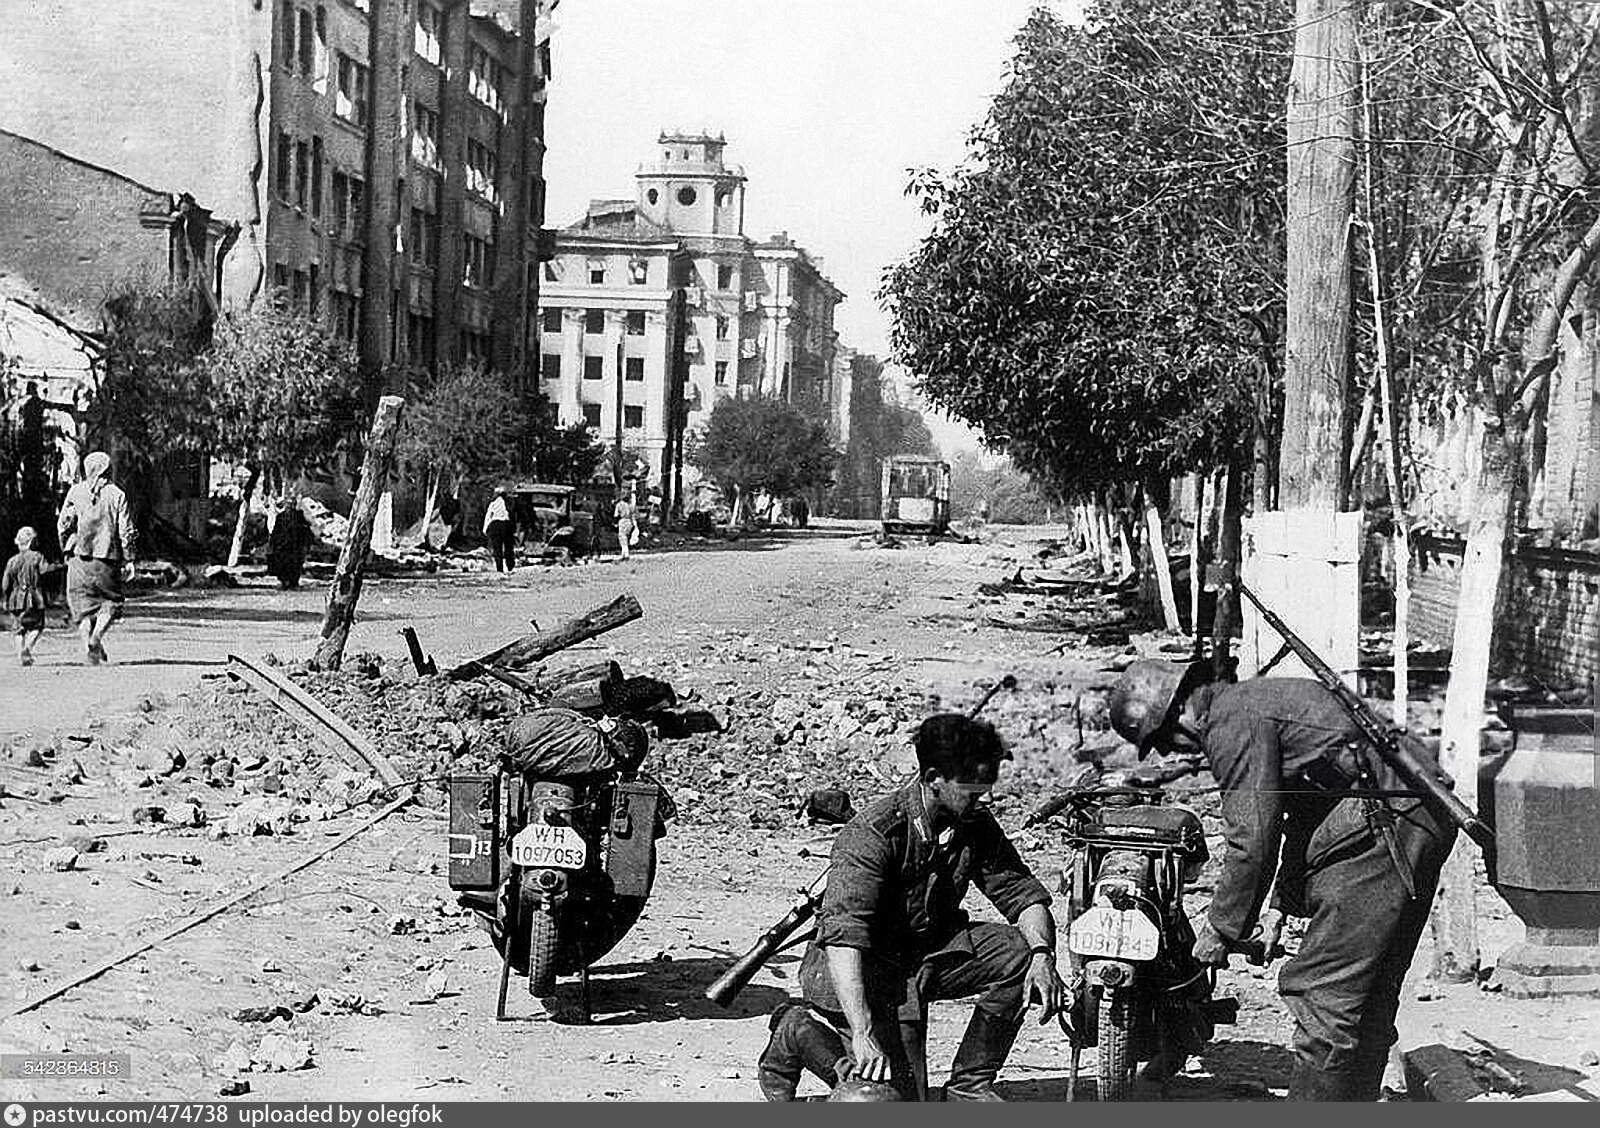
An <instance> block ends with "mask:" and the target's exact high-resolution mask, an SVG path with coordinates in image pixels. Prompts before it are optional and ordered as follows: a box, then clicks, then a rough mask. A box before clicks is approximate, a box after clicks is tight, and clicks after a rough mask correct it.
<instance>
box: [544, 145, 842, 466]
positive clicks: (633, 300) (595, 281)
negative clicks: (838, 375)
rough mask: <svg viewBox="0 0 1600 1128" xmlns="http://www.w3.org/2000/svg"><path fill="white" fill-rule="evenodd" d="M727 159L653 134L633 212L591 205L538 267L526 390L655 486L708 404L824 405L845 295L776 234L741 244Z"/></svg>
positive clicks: (740, 197)
mask: <svg viewBox="0 0 1600 1128" xmlns="http://www.w3.org/2000/svg"><path fill="white" fill-rule="evenodd" d="M726 143H727V142H726V140H725V139H724V138H723V137H722V136H721V135H712V134H710V133H706V132H694V133H690V132H671V131H669V132H664V133H662V134H661V136H660V138H659V139H658V141H657V143H656V144H657V149H656V153H655V155H654V158H653V159H652V160H650V161H648V162H646V163H645V164H643V165H641V166H640V168H639V171H638V174H637V177H636V192H635V196H634V198H633V199H625V200H595V201H593V202H591V203H590V205H589V208H588V211H587V213H586V214H585V215H584V217H583V218H582V219H580V220H579V221H578V222H576V223H574V224H572V225H570V226H568V227H565V228H562V229H560V230H559V231H558V232H557V233H556V235H555V240H554V242H555V246H554V257H553V258H552V259H551V260H550V261H549V262H546V263H545V264H544V267H543V281H542V284H541V292H540V324H539V329H540V333H539V352H540V362H539V363H540V373H539V386H540V388H541V390H542V391H543V393H544V395H545V396H546V398H548V399H549V400H551V401H552V402H553V403H555V404H557V405H558V406H559V408H560V412H561V417H562V420H563V421H564V422H567V423H574V422H580V421H581V422H586V423H588V424H589V425H590V426H591V427H593V428H594V429H595V430H596V431H597V433H598V434H599V436H600V438H601V439H602V440H604V441H605V442H607V443H614V442H616V441H617V438H618V435H619V432H620V435H621V441H622V443H623V444H624V445H625V446H627V447H628V448H630V449H632V450H634V451H636V452H637V453H639V454H640V455H642V456H643V457H644V458H645V459H646V460H647V462H648V463H649V464H650V465H651V467H652V479H653V480H654V481H657V482H660V481H662V480H663V479H664V478H665V477H666V475H667V473H668V471H667V467H668V466H669V464H671V463H672V462H673V460H674V459H675V458H677V456H678V455H680V454H681V451H680V450H679V449H678V446H679V444H680V442H681V436H682V432H683V430H684V428H686V427H688V426H692V425H693V424H695V423H696V422H699V421H700V420H702V419H704V418H705V417H706V416H707V415H708V414H709V413H710V411H711V409H712V408H713V407H714V406H715V405H716V403H717V401H718V400H719V399H722V398H724V397H726V396H740V395H742V396H752V395H764V396H772V397H776V398H781V399H784V400H787V401H790V402H795V403H803V404H808V405H815V406H818V407H822V406H824V405H826V404H827V403H828V400H829V397H830V395H831V394H832V391H833V388H832V379H831V377H832V371H833V364H834V354H835V352H836V350H837V348H838V334H837V333H835V331H834V328H833V311H834V307H835V306H836V305H838V303H839V302H840V301H842V300H843V299H844V294H843V293H842V292H841V291H840V290H839V289H838V287H836V286H834V284H833V283H832V282H830V281H829V280H828V279H827V277H826V276H825V275H824V274H823V273H822V265H821V260H819V259H815V258H813V257H812V256H811V255H809V254H808V253H807V252H806V251H805V250H804V249H803V248H801V247H799V246H797V245H796V244H795V243H794V242H793V241H792V240H790V239H789V237H788V235H787V233H784V234H780V235H775V236H773V237H772V238H770V239H767V240H765V241H758V240H754V239H751V238H750V237H748V236H747V235H746V234H745V233H744V206H745V175H744V172H743V170H742V169H740V168H739V167H738V166H736V165H729V164H727V163H726V162H725V161H724V159H723V149H724V147H725V146H726ZM674 405H677V407H678V409H679V410H678V412H677V414H676V417H674V412H673V408H674ZM680 461H681V459H680ZM670 496H671V494H670V493H669V497H670Z"/></svg>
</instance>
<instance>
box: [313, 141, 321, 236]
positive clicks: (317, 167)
mask: <svg viewBox="0 0 1600 1128" xmlns="http://www.w3.org/2000/svg"><path fill="white" fill-rule="evenodd" d="M311 215H312V217H313V218H317V217H320V216H321V215H322V138H320V137H313V138H312V139H311Z"/></svg>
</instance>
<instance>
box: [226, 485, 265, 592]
mask: <svg viewBox="0 0 1600 1128" xmlns="http://www.w3.org/2000/svg"><path fill="white" fill-rule="evenodd" d="M249 470H250V476H249V477H248V478H246V479H245V483H244V494H243V496H242V497H240V498H239V517H238V519H237V520H236V521H234V523H233V543H232V544H231V545H229V546H228V567H229V568H237V567H238V566H239V558H240V557H241V556H243V555H244V530H245V526H246V524H248V523H249V520H250V497H251V495H252V494H254V493H255V492H256V485H257V483H259V482H260V481H261V468H260V467H259V466H251V467H249Z"/></svg>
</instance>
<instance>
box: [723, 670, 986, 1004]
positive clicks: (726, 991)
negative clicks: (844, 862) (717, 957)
mask: <svg viewBox="0 0 1600 1128" xmlns="http://www.w3.org/2000/svg"><path fill="white" fill-rule="evenodd" d="M1016 687H1017V678H1016V675H1015V674H1007V675H1006V676H1005V677H1003V678H1001V679H1000V680H999V681H997V682H995V683H994V685H992V686H990V687H989V689H988V691H987V692H985V693H984V695H983V699H982V700H981V701H979V702H978V703H977V704H976V705H974V706H973V707H972V708H971V709H969V710H968V711H967V716H969V717H976V716H977V715H978V714H979V713H981V712H982V711H983V707H984V706H985V705H987V704H989V702H990V700H992V699H993V697H994V695H995V694H996V693H999V692H1000V691H1001V690H1002V689H1015V688H1016ZM827 885H828V871H827V869H824V870H823V871H822V872H821V873H820V874H818V875H817V878H816V880H815V881H813V882H812V883H811V884H810V885H809V886H808V887H807V888H805V889H802V890H800V895H799V896H798V897H797V898H795V900H794V902H793V903H792V904H791V905H790V906H789V911H788V912H786V913H784V914H783V917H782V919H780V920H779V921H778V923H777V924H774V925H773V926H772V927H771V928H769V929H767V930H766V931H765V932H763V933H762V934H761V937H760V939H758V940H757V941H756V942H755V943H754V944H752V945H751V946H750V950H749V951H747V952H746V953H745V954H744V955H742V956H740V957H739V958H738V959H737V960H736V961H734V964H733V966H732V967H730V968H729V969H728V970H727V971H725V972H723V973H722V974H721V975H719V976H718V977H717V979H716V981H715V982H713V983H712V984H711V986H709V987H707V988H706V991H705V997H706V999H707V1000H709V1001H710V1002H713V1003H716V1004H717V1005H718V1006H719V1007H726V1006H730V1005H732V1003H733V1000H734V999H736V998H737V997H738V995H739V992H740V991H743V990H744V989H745V987H746V985H748V984H749V982H750V980H751V979H753V978H754V977H755V974H756V972H757V971H759V970H760V969H761V965H762V964H764V963H766V962H767V961H768V960H770V959H771V958H772V957H773V956H775V955H777V954H778V952H779V951H780V950H781V949H782V948H783V946H784V945H785V944H787V943H788V942H789V938H790V937H791V936H793V935H794V934H795V933H796V932H798V931H800V929H801V928H802V927H803V926H804V925H805V924H806V922H808V921H809V920H810V919H811V918H812V917H814V916H816V915H817V909H818V908H819V907H821V905H822V893H823V890H824V889H826V888H827Z"/></svg>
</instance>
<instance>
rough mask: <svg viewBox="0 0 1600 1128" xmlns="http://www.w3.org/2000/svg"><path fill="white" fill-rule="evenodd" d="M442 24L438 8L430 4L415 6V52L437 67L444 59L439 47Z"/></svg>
mask: <svg viewBox="0 0 1600 1128" xmlns="http://www.w3.org/2000/svg"><path fill="white" fill-rule="evenodd" d="M443 22H444V20H443V17H442V16H441V14H440V12H439V9H438V8H435V7H434V6H433V5H431V4H418V5H417V30H416V36H415V39H416V44H415V47H416V52H417V54H418V55H420V56H421V57H422V58H424V59H426V60H427V61H428V62H430V63H432V64H433V65H434V66H438V65H439V61H440V60H441V59H443V58H444V51H443V49H442V48H441V46H440V43H441V40H440V31H441V30H442V26H441V25H442V24H443Z"/></svg>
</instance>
